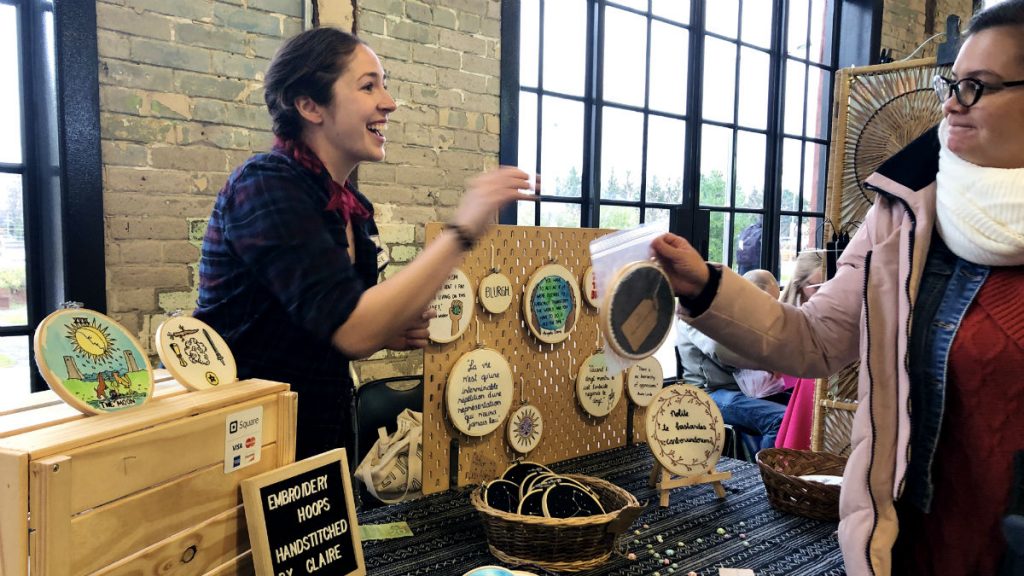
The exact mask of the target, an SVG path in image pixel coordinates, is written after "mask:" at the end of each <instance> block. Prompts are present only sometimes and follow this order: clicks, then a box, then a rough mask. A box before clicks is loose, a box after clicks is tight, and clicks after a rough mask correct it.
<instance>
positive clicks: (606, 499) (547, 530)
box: [469, 474, 643, 572]
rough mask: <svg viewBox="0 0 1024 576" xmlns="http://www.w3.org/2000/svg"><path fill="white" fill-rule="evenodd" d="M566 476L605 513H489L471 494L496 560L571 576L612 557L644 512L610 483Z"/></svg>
mask: <svg viewBox="0 0 1024 576" xmlns="http://www.w3.org/2000/svg"><path fill="white" fill-rule="evenodd" d="M565 476H566V477H568V478H572V479H574V480H576V481H578V482H580V483H582V484H584V485H586V486H588V487H590V488H592V489H593V490H594V491H595V492H596V493H597V495H598V498H599V499H600V500H601V504H602V505H603V506H604V508H605V510H610V512H608V513H607V514H602V515H600V516H587V517H582V518H543V517H539V516H520V515H519V514H510V513H508V512H503V511H501V510H497V509H495V508H491V507H490V506H488V505H487V503H485V502H484V500H483V496H482V494H481V493H482V487H477V488H476V489H475V490H473V492H472V494H471V495H470V497H469V501H470V503H472V504H473V507H474V508H476V509H477V511H478V512H480V520H481V521H482V522H483V524H484V531H485V532H486V533H487V544H488V547H489V548H490V550H491V554H494V556H495V558H497V559H498V560H501V561H502V562H505V563H508V564H534V565H536V566H540V567H541V568H544V569H546V570H556V571H566V572H573V571H579V570H589V569H591V568H596V567H598V566H600V565H602V564H603V563H604V562H605V561H607V560H608V558H610V557H611V555H612V552H613V551H614V550H615V539H616V538H617V537H618V535H619V534H622V533H623V532H625V531H626V529H627V528H629V526H630V525H631V524H632V523H633V520H636V518H637V517H638V516H639V515H640V512H641V511H642V510H643V509H642V508H641V507H640V504H639V503H638V502H637V499H636V498H635V497H634V496H633V495H632V494H630V493H629V492H627V491H625V490H623V489H622V488H619V487H618V486H616V485H614V484H612V483H610V482H606V481H604V480H601V479H600V478H594V477H591V476H582V475H576V474H566V475H565Z"/></svg>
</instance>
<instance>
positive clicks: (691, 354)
mask: <svg viewBox="0 0 1024 576" xmlns="http://www.w3.org/2000/svg"><path fill="white" fill-rule="evenodd" d="M743 277H744V278H746V279H747V280H749V281H750V283H751V284H753V285H754V286H756V287H757V288H759V289H760V290H762V291H764V292H765V293H767V294H770V295H772V296H773V297H774V298H778V297H779V285H778V283H777V282H776V281H775V276H773V275H772V273H771V272H769V271H767V270H760V269H757V270H751V271H750V272H747V273H746V274H745V275H744V276H743ZM676 349H677V351H678V352H679V359H680V361H681V363H682V366H683V381H684V382H686V383H687V384H692V385H694V386H697V387H700V388H704V389H705V390H706V391H707V393H708V395H709V396H711V399H712V400H714V401H715V404H716V405H718V409H719V410H720V411H721V412H722V420H724V421H725V423H726V424H729V425H731V426H734V427H736V428H738V429H739V431H741V432H744V433H748V434H753V435H755V436H759V437H760V440H759V444H758V446H757V447H756V449H758V450H759V449H762V448H772V447H774V446H775V436H776V434H778V431H779V426H781V424H782V418H783V416H784V415H785V413H786V407H785V405H784V404H779V403H776V402H773V401H771V400H768V399H765V398H753V397H750V396H747V395H746V394H744V393H743V392H742V391H741V389H740V382H738V380H737V379H738V378H741V377H742V378H748V379H750V380H748V381H754V380H756V381H757V383H758V384H770V383H771V381H774V380H775V379H776V375H775V374H772V373H771V372H765V371H761V370H744V369H741V368H740V366H743V365H744V364H745V361H744V359H743V358H742V357H741V356H740V355H738V354H736V353H735V352H733V351H732V350H729V349H728V348H726V347H725V346H722V345H721V344H719V343H718V342H716V341H715V340H713V339H711V338H709V337H708V336H706V335H705V334H703V333H701V332H700V331H699V330H697V329H696V328H694V327H693V326H690V325H689V324H686V323H683V322H680V323H678V329H677V333H676ZM780 388H781V386H780Z"/></svg>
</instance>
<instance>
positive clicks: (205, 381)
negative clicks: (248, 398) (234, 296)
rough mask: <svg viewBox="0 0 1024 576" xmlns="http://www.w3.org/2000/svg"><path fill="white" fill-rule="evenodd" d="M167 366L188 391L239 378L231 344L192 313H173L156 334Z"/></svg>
mask: <svg viewBox="0 0 1024 576" xmlns="http://www.w3.org/2000/svg"><path fill="white" fill-rule="evenodd" d="M154 341H155V343H156V352H157V355H158V356H159V357H160V361H161V362H163V364H164V367H165V368H167V371H168V372H170V373H171V376H174V378H175V379H176V380H177V381H178V383H179V384H181V385H182V386H184V387H185V388H188V389H189V390H206V389H208V388H216V387H218V386H220V385H223V384H230V383H232V382H235V381H236V380H238V365H237V364H235V356H234V354H232V353H231V349H230V348H229V347H228V343H227V342H225V341H224V339H223V338H221V336H220V334H218V333H217V331H216V330H214V329H213V328H211V327H210V326H209V325H208V324H207V323H205V322H203V321H202V320H200V319H198V318H193V317H192V316H173V317H171V318H168V319H167V320H164V321H163V322H161V323H160V326H158V327H157V329H156V335H155V336H154Z"/></svg>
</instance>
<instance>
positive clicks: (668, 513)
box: [359, 444, 845, 576]
mask: <svg viewBox="0 0 1024 576" xmlns="http://www.w3.org/2000/svg"><path fill="white" fill-rule="evenodd" d="M653 462H654V459H653V457H652V456H651V452H650V450H649V449H648V447H647V445H646V444H640V445H635V446H626V447H623V448H617V449H614V450H609V451H607V452H602V453H599V454H593V455H589V456H584V457H581V458H576V459H573V460H568V461H566V462H562V463H560V464H556V465H553V466H551V468H553V469H554V470H556V471H558V472H562V473H575V474H587V475H591V476H597V477H599V478H604V479H605V480H608V481H610V482H612V483H614V484H616V485H618V486H621V487H622V488H625V489H626V490H628V491H630V492H632V493H633V494H634V495H635V496H636V497H637V499H638V500H639V501H640V503H641V504H644V503H645V502H646V503H647V504H648V507H647V509H646V510H645V511H644V513H643V514H642V515H641V516H640V518H638V519H637V520H636V522H634V524H633V526H632V527H631V528H630V530H629V532H627V534H626V535H625V536H624V537H623V538H625V540H623V541H621V543H622V544H624V545H625V548H626V549H627V550H625V551H626V552H635V553H636V554H637V559H636V560H629V559H627V558H626V556H625V555H624V554H622V553H615V554H613V555H612V558H611V559H610V560H609V561H608V563H607V564H605V565H604V566H602V567H600V568H598V569H595V570H591V571H588V572H581V573H578V574H584V575H588V576H589V575H598V574H600V575H606V574H607V575H611V574H623V575H649V574H654V572H655V571H660V573H661V574H662V576H667V575H668V574H669V572H668V570H667V567H666V566H664V565H662V564H661V561H660V560H658V559H656V558H654V557H653V554H652V552H658V553H660V554H661V555H662V557H665V551H666V550H667V549H669V548H671V549H673V550H674V551H675V555H674V556H673V557H672V560H673V561H674V562H676V563H677V565H678V567H677V568H676V569H675V572H674V574H676V575H685V574H687V573H688V572H689V571H691V570H693V571H696V572H697V573H698V574H700V575H701V576H718V568H719V567H731V568H751V569H753V570H754V572H755V574H757V576H769V575H786V576H835V575H841V574H845V571H844V570H843V559H842V554H841V553H840V552H839V544H838V541H837V540H836V535H835V531H836V524H835V523H834V522H820V521H817V520H810V519H807V518H803V517H800V516H793V515H790V514H785V513H782V512H778V511H776V510H775V509H774V508H772V507H771V506H770V505H769V504H768V498H767V496H766V495H765V491H764V487H763V485H762V483H761V474H760V472H759V471H758V469H757V466H756V465H754V464H750V463H747V462H743V461H739V460H733V459H729V458H723V459H722V461H720V462H719V464H718V469H719V470H730V471H732V474H733V477H732V479H731V480H727V481H725V482H724V483H723V484H724V485H725V488H726V491H727V494H726V497H725V499H724V500H718V499H717V498H715V494H714V491H713V490H712V488H711V486H710V485H701V486H692V487H687V488H676V489H675V490H673V491H672V498H671V502H670V504H671V505H670V506H669V507H668V508H660V507H658V505H657V493H656V491H655V489H654V488H651V487H649V486H648V485H647V484H648V479H649V477H650V473H651V467H652V465H653ZM359 521H360V523H361V524H383V523H388V522H400V521H405V522H407V523H408V524H409V527H410V528H411V529H412V532H413V534H414V535H413V536H412V537H407V538H399V539H393V540H379V541H367V542H364V543H363V552H364V555H365V556H366V567H367V573H368V574H369V575H370V576H378V575H381V576H392V575H399V574H430V575H433V576H448V575H451V576H461V575H462V574H463V573H465V572H466V571H468V570H470V569H472V568H475V567H478V566H483V565H502V564H501V563H500V562H498V561H497V560H496V559H495V558H494V556H492V555H491V554H490V553H489V552H488V550H487V541H486V538H485V535H484V530H483V525H482V524H481V522H480V520H479V519H478V517H477V512H476V510H474V509H473V507H472V506H471V505H470V503H469V490H468V489H464V490H449V491H448V492H444V493H441V494H435V495H432V496H428V497H426V498H422V499H420V500H415V501H411V502H404V503H401V504H396V505H392V506H385V507H383V508H377V509H372V510H368V511H364V512H362V513H360V514H359ZM740 522H743V523H744V526H740ZM644 524H647V525H648V526H649V528H643V525H644ZM718 528H723V529H725V530H726V531H727V533H728V534H730V535H731V536H732V537H731V538H728V539H727V538H725V537H723V536H720V535H718V534H717V533H716V530H717V529H718ZM634 530H639V531H640V534H635V532H634ZM740 533H743V534H745V535H746V541H747V542H749V543H750V544H749V546H748V545H744V544H743V542H744V540H743V539H741V538H740V537H739V534H740ZM659 535H660V536H661V537H662V540H663V542H658V538H657V537H658V536H659ZM698 538H699V539H701V542H699V543H698V542H697V539H698ZM679 542H684V543H685V544H686V545H685V546H683V547H680V546H679V544H678V543H679ZM648 544H651V545H652V546H653V548H652V549H648V548H647V545H648ZM508 567H510V568H511V567H512V566H508ZM519 568H520V569H522V570H527V571H530V572H533V573H536V574H549V573H548V572H545V571H544V570H541V569H539V568H536V567H529V566H522V567H519Z"/></svg>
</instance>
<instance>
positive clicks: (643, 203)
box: [501, 0, 837, 282]
mask: <svg viewBox="0 0 1024 576" xmlns="http://www.w3.org/2000/svg"><path fill="white" fill-rule="evenodd" d="M504 4H505V9H504V13H503V15H502V18H503V37H502V42H503V46H504V48H503V54H502V82H503V90H502V132H501V138H502V161H503V162H505V163H510V162H511V163H516V164H518V165H519V166H521V167H523V168H525V169H527V170H533V171H536V172H538V173H540V174H541V175H542V177H543V185H542V196H541V202H538V203H532V202H522V203H520V205H519V206H518V207H517V209H516V210H515V211H514V213H513V212H512V211H508V212H506V213H505V214H503V221H504V222H507V223H517V224H522V225H540V226H588V227H589V226H596V227H608V228H625V227H630V226H635V225H637V224H640V223H644V222H651V221H655V220H668V219H669V217H670V213H671V210H672V209H675V208H680V207H681V208H684V209H686V210H684V211H683V212H682V213H683V214H700V213H701V211H706V212H707V213H709V215H710V218H709V221H710V222H709V224H708V226H707V228H708V230H707V234H708V238H707V246H708V257H709V258H710V259H711V260H714V261H719V262H723V263H726V264H729V265H731V266H733V267H736V268H739V267H740V266H739V265H738V260H739V256H740V252H741V250H740V247H741V246H743V245H745V246H748V247H749V246H750V245H752V244H755V242H754V240H753V239H752V238H751V234H750V233H748V234H746V235H744V234H743V231H744V230H745V229H747V228H748V227H750V226H751V225H752V224H754V223H756V222H760V223H762V232H761V236H760V238H761V239H762V241H761V243H760V246H761V247H760V250H759V251H758V250H756V249H755V250H754V254H755V260H754V264H753V267H758V266H760V267H764V268H768V269H770V270H773V271H774V272H775V273H776V274H777V275H778V276H780V279H781V280H782V281H783V282H785V281H786V280H787V279H788V277H789V275H790V273H791V268H792V265H793V261H794V259H795V257H796V255H797V254H798V253H799V251H801V250H804V249H815V248H819V247H820V246H821V236H822V228H823V220H824V203H825V176H826V167H827V158H828V152H829V145H828V135H829V120H830V115H829V111H830V103H831V101H832V77H833V72H834V70H835V64H834V62H835V58H836V53H837V51H836V49H835V44H834V42H833V34H832V32H833V29H834V28H835V9H834V3H833V0H789V1H786V2H783V1H778V2H769V1H768V0H707V1H699V0H696V1H693V2H690V1H686V0H620V1H615V2H612V1H608V0H518V1H513V2H507V3H504ZM748 251H749V248H748V250H743V251H742V252H744V253H745V252H748Z"/></svg>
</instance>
